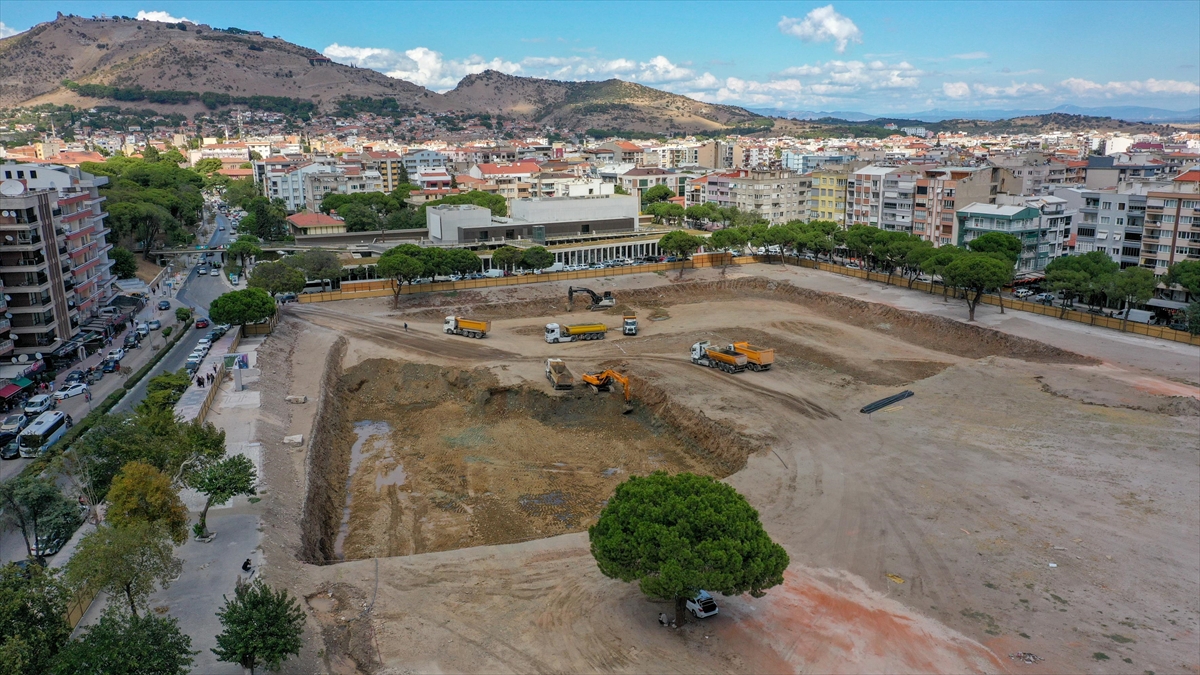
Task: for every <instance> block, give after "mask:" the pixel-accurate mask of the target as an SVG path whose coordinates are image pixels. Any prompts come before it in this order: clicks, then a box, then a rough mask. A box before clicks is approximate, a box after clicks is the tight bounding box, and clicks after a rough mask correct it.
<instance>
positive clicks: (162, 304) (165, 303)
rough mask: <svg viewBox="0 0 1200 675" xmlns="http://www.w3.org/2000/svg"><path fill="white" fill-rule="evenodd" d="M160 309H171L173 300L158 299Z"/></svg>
mask: <svg viewBox="0 0 1200 675" xmlns="http://www.w3.org/2000/svg"><path fill="white" fill-rule="evenodd" d="M158 309H159V311H160V312H165V311H167V310H168V309H171V301H170V300H159V301H158Z"/></svg>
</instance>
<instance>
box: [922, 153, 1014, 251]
mask: <svg viewBox="0 0 1200 675" xmlns="http://www.w3.org/2000/svg"><path fill="white" fill-rule="evenodd" d="M1010 176H1011V173H1010V170H1009V169H1003V168H999V167H991V166H958V167H940V168H936V169H926V170H925V171H924V174H923V175H922V177H920V178H918V179H917V185H916V193H915V194H914V195H913V226H912V233H913V234H915V235H917V236H919V237H922V238H924V239H925V240H927V241H931V242H933V244H934V245H935V246H942V245H945V244H951V243H953V242H956V241H958V239H959V236H958V232H957V227H958V216H957V214H956V211H955V206H956V205H963V204H973V203H980V204H995V203H996V195H998V194H1000V193H1001V192H1003V191H1004V188H1005V187H1006V185H1007V183H1008V180H1007V179H1008V178H1009V177H1010ZM1018 194H1023V193H1018Z"/></svg>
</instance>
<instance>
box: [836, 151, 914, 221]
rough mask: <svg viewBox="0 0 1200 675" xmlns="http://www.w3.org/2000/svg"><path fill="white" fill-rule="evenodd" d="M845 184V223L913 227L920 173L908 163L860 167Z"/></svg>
mask: <svg viewBox="0 0 1200 675" xmlns="http://www.w3.org/2000/svg"><path fill="white" fill-rule="evenodd" d="M853 176H854V178H853V181H854V184H853V185H848V186H847V193H848V195H849V196H848V200H847V209H849V210H848V212H847V213H846V219H847V225H848V226H849V225H871V226H873V227H878V228H880V229H884V230H895V231H899V232H909V233H911V232H912V231H913V201H914V197H915V195H916V188H917V180H919V179H920V178H921V177H922V176H923V174H922V172H921V171H920V170H919V169H916V168H913V167H908V166H877V165H871V166H867V167H863V168H861V169H859V170H857V171H855V172H854V174H853Z"/></svg>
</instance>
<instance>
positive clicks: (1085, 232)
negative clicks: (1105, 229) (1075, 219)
mask: <svg viewBox="0 0 1200 675" xmlns="http://www.w3.org/2000/svg"><path fill="white" fill-rule="evenodd" d="M1079 236H1081V237H1094V236H1096V228H1094V227H1081V228H1079ZM1089 250H1090V249H1089Z"/></svg>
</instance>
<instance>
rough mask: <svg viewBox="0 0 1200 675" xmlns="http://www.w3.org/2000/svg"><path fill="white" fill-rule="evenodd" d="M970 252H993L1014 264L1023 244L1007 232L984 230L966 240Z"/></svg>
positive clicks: (1018, 257) (1019, 255)
mask: <svg viewBox="0 0 1200 675" xmlns="http://www.w3.org/2000/svg"><path fill="white" fill-rule="evenodd" d="M967 248H968V249H970V250H971V252H972V253H994V254H996V255H998V256H1000V257H1001V258H1003V259H1005V260H1007V261H1009V262H1010V263H1012V264H1013V266H1016V264H1017V260H1019V259H1020V258H1021V249H1023V248H1024V244H1022V243H1021V240H1020V239H1018V238H1016V237H1014V236H1013V235H1011V234H1009V233H1007V232H985V233H983V234H981V235H979V236H978V237H976V238H974V239H972V240H971V241H969V242H967Z"/></svg>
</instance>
